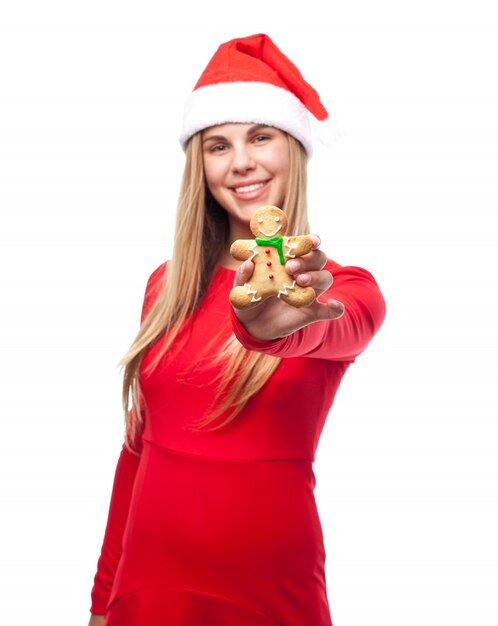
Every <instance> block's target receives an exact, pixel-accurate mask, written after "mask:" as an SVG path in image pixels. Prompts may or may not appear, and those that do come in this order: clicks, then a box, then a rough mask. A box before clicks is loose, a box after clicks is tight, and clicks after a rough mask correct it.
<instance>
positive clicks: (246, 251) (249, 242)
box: [230, 239, 256, 261]
mask: <svg viewBox="0 0 498 626" xmlns="http://www.w3.org/2000/svg"><path fill="white" fill-rule="evenodd" d="M255 245H256V242H255V241H254V239H237V240H236V241H234V242H233V243H232V245H231V246H230V254H231V255H232V256H233V258H234V259H237V260H238V261H247V259H250V258H251V257H253V256H254V247H255Z"/></svg>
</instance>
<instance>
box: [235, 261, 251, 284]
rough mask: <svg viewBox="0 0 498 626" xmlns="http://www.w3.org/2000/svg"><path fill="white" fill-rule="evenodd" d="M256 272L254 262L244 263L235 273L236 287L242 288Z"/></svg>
mask: <svg viewBox="0 0 498 626" xmlns="http://www.w3.org/2000/svg"><path fill="white" fill-rule="evenodd" d="M253 272H254V263H253V262H252V261H244V263H242V265H241V266H240V267H239V269H238V270H237V271H236V272H235V278H234V281H233V286H234V287H240V286H241V285H245V283H246V282H247V281H248V280H249V278H251V276H252V273H253Z"/></svg>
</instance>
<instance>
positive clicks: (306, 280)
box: [298, 274, 311, 285]
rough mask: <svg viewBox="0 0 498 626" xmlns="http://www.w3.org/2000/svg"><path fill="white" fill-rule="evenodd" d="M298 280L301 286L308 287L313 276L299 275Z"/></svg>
mask: <svg viewBox="0 0 498 626" xmlns="http://www.w3.org/2000/svg"><path fill="white" fill-rule="evenodd" d="M298 279H299V283H300V284H301V285H307V284H308V283H309V282H311V276H310V275H309V274H299V276H298Z"/></svg>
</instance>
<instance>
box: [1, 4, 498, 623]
mask: <svg viewBox="0 0 498 626" xmlns="http://www.w3.org/2000/svg"><path fill="white" fill-rule="evenodd" d="M495 12H496V5H495V3H494V2H492V1H485V0H481V1H477V0H473V1H472V2H471V1H470V0H468V1H458V0H452V1H451V2H450V1H444V0H430V1H429V0H416V1H415V0H414V1H400V0H392V1H384V2H372V1H367V0H347V1H346V0H342V1H337V2H321V1H319V0H307V1H306V2H295V3H293V2H285V3H280V2H269V1H268V0H264V1H260V0H253V1H252V2H250V3H245V4H243V3H239V2H234V1H230V2H228V1H227V2H221V1H216V0H211V1H209V2H204V1H201V0H199V1H198V2H191V1H188V0H183V2H182V3H180V2H178V3H169V2H166V0H164V1H163V2H159V1H152V0H141V1H140V2H139V1H138V0H134V1H126V0H120V1H119V2H118V1H112V0H98V1H97V0H77V1H71V0H64V1H63V0H59V1H51V2H48V1H46V2H35V1H29V0H28V1H26V0H24V1H23V0H17V1H16V2H14V1H8V0H7V1H5V0H4V2H3V3H2V4H1V8H0V176H1V180H0V185H1V186H0V205H1V222H0V229H1V230H0V267H1V270H0V271H1V298H2V305H1V325H0V333H1V337H0V346H1V355H2V358H1V360H0V381H1V388H2V393H1V399H0V406H1V409H0V411H1V434H2V446H1V448H2V450H1V454H0V473H1V494H0V497H1V501H0V503H1V510H2V512H1V516H0V524H1V531H0V549H1V554H0V567H1V574H0V575H1V580H0V607H1V609H0V610H1V618H0V619H1V621H2V623H4V624H9V625H14V624H23V625H28V624H29V625H31V624H50V625H54V624H61V625H63V624H64V625H65V626H67V625H82V624H86V622H87V619H88V608H89V594H90V589H91V586H92V579H93V575H94V571H95V565H96V561H97V557H98V554H99V551H100V544H101V540H102V536H103V531H104V525H105V517H106V515H107V507H108V501H109V495H110V489H111V484H112V478H113V472H114V465H115V462H116V460H117V456H118V452H119V449H120V446H121V437H122V417H121V409H120V385H121V380H120V375H119V370H118V369H117V367H116V363H117V361H118V360H119V359H120V358H121V356H122V355H123V353H124V352H125V351H126V349H127V348H128V346H129V345H130V343H131V341H132V340H133V338H134V336H135V333H136V331H137V329H138V319H139V314H140V307H141V303H142V296H143V292H144V288H145V283H146V280H147V278H148V276H149V274H150V272H151V271H152V270H153V269H154V268H155V267H157V266H158V265H159V264H160V263H161V262H162V261H163V260H164V259H166V258H167V257H168V256H169V254H170V251H171V243H172V232H173V230H172V229H173V215H174V210H175V203H176V199H177V191H178V186H179V178H180V172H181V170H182V167H183V153H182V152H181V150H180V148H179V145H178V142H177V136H178V133H179V128H180V121H181V116H182V108H183V102H184V99H185V97H186V95H187V94H188V93H189V92H190V90H191V89H192V88H193V86H194V84H195V82H196V80H197V78H198V77H199V75H200V73H201V72H202V70H203V69H204V67H205V65H206V63H207V61H208V60H209V58H210V57H211V55H212V54H213V52H214V51H215V49H216V47H217V46H218V44H220V43H222V42H223V41H226V40H228V39H231V38H233V37H238V36H245V35H249V34H253V33H256V32H266V33H268V34H269V35H270V36H271V37H272V38H273V39H274V41H275V42H276V43H277V45H278V46H279V47H280V48H281V49H282V50H283V51H284V53H286V54H288V56H290V57H291V59H292V60H293V61H295V63H296V64H297V65H298V66H299V68H300V69H301V71H302V72H303V74H304V76H305V78H307V79H308V80H309V82H311V83H312V84H313V85H314V86H315V87H316V88H317V90H318V91H319V93H320V95H321V97H322V101H323V102H324V104H325V105H326V106H327V108H328V109H329V111H330V113H331V115H332V117H333V118H334V119H337V120H338V123H340V125H341V126H342V127H343V128H345V129H346V132H347V134H346V135H345V136H343V137H342V138H341V139H339V140H338V141H336V142H335V143H334V144H333V145H332V146H331V147H330V148H323V147H321V146H318V147H317V150H316V153H315V156H314V157H313V159H312V160H311V162H310V207H311V219H312V230H313V231H314V232H318V233H319V234H320V235H321V237H322V240H323V242H324V243H323V246H322V247H323V249H324V250H326V252H327V253H328V254H329V256H331V257H332V258H334V259H336V260H337V261H338V262H340V263H342V264H345V265H360V266H363V267H366V268H367V269H369V270H370V271H372V272H373V274H374V275H375V277H376V278H377V279H378V281H379V283H380V285H381V288H382V290H383V292H384V294H385V297H386V300H387V304H388V314H387V318H386V321H385V324H384V326H383V328H382V329H381V331H380V332H379V334H378V335H377V337H376V338H375V339H374V341H373V342H372V344H371V346H370V347H369V349H368V350H367V352H365V353H364V355H362V356H361V357H360V358H359V359H358V361H357V363H356V364H355V365H354V366H353V367H351V368H350V370H349V371H348V373H347V375H346V377H345V379H344V382H343V384H342V386H341V389H340V391H339V393H338V396H337V400H336V402H335V405H334V407H333V409H332V411H331V413H330V416H329V419H328V422H327V424H326V427H325V430H324V433H323V437H322V440H321V442H320V447H319V450H318V454H317V461H316V464H315V473H316V476H317V480H318V484H317V488H316V497H317V501H318V506H319V510H320V513H321V518H322V523H323V529H324V535H325V542H326V549H327V582H328V593H329V600H330V604H331V611H332V619H333V621H334V626H367V625H368V626H412V625H413V626H415V625H417V626H418V625H420V624H424V626H443V625H444V626H450V625H451V626H463V625H465V626H468V625H469V624H470V625H476V626H492V625H493V626H496V625H497V624H498V602H497V600H498V597H497V595H498V593H497V590H498V586H497V585H498V573H497V568H498V565H497V563H498V560H497V559H498V540H497V533H496V528H497V527H498V503H497V496H498V493H497V492H498V487H497V485H498V462H497V455H496V448H497V426H496V421H497V417H498V411H497V401H496V394H497V376H496V374H497V370H496V350H497V347H498V346H497V343H498V342H497V331H496V304H495V300H496V288H497V279H496V271H497V269H498V267H497V266H498V264H497V259H496V246H497V230H496V228H497V227H496V225H495V224H496V215H494V214H496V209H497V208H498V184H497V172H498V148H497V146H498V86H497V75H496V63H495V61H493V60H492V59H493V56H494V55H496V54H497V53H498V49H497V48H498V46H497V44H496V40H497V37H496V33H497V26H498V20H497V16H496V13H495ZM303 626H307V625H303Z"/></svg>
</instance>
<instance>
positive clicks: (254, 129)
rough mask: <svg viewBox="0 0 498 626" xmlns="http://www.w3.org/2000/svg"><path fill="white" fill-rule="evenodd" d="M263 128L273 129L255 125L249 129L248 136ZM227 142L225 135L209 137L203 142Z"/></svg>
mask: <svg viewBox="0 0 498 626" xmlns="http://www.w3.org/2000/svg"><path fill="white" fill-rule="evenodd" d="M263 128H271V127H270V126H268V124H254V126H251V127H250V128H248V129H247V132H246V135H247V136H248V135H252V134H253V133H257V132H258V131H259V130H262V129H263ZM223 140H226V137H225V136H224V135H208V136H207V137H204V139H203V140H202V143H204V142H205V141H223Z"/></svg>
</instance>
